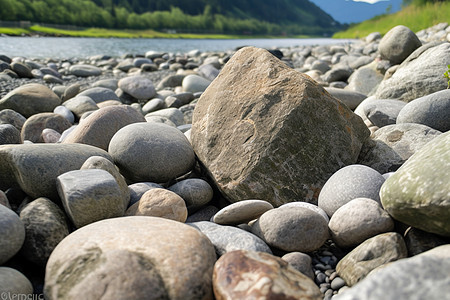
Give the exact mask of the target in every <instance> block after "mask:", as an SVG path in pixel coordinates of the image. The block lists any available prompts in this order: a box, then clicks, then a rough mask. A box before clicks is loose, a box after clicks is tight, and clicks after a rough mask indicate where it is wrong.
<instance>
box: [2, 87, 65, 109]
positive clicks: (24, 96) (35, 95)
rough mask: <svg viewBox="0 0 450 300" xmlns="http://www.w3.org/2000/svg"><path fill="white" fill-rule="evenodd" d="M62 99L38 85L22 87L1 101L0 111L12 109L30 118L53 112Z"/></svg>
mask: <svg viewBox="0 0 450 300" xmlns="http://www.w3.org/2000/svg"><path fill="white" fill-rule="evenodd" d="M60 104H61V99H59V97H58V96H57V95H56V94H55V93H54V92H52V90H50V89H49V88H48V87H46V86H45V85H42V84H38V83H29V84H25V85H22V86H20V87H18V88H16V89H14V90H12V91H11V92H9V93H8V94H6V96H5V97H3V98H2V99H1V100H0V110H2V109H12V110H14V111H16V112H18V113H20V114H21V115H23V116H24V117H26V118H28V117H30V116H32V115H34V114H37V113H41V112H52V111H53V110H54V109H55V107H57V106H58V105H60Z"/></svg>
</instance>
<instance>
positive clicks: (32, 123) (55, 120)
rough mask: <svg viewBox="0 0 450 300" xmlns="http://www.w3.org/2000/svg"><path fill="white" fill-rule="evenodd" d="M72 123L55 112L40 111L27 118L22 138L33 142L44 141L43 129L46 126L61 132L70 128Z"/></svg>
mask: <svg viewBox="0 0 450 300" xmlns="http://www.w3.org/2000/svg"><path fill="white" fill-rule="evenodd" d="M70 126H72V124H70V122H69V121H68V120H67V119H66V118H64V117H63V116H61V115H58V114H55V113H39V114H35V115H33V116H31V117H29V118H28V119H27V121H26V122H25V124H23V127H22V132H21V136H22V140H23V141H24V140H29V141H32V142H33V143H44V139H43V137H42V131H43V130H44V129H45V128H50V129H53V130H55V131H57V132H59V133H63V131H64V130H66V129H68V128H70Z"/></svg>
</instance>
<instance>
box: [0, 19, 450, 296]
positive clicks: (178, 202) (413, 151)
mask: <svg viewBox="0 0 450 300" xmlns="http://www.w3.org/2000/svg"><path fill="white" fill-rule="evenodd" d="M268 50H269V51H267V50H266V49H258V48H253V47H244V48H242V49H235V50H230V51H228V52H221V53H207V52H202V51H201V50H194V51H190V52H188V53H185V54H173V53H159V52H154V51H147V52H146V53H142V54H137V53H132V54H128V55H125V56H123V57H120V58H118V57H108V56H105V55H99V56H95V57H89V58H74V59H68V60H54V59H52V58H49V59H46V60H32V59H28V58H24V57H7V56H5V55H1V53H0V204H1V205H0V237H1V238H0V293H1V297H2V299H14V298H18V299H22V298H20V297H29V298H26V299H31V298H32V297H34V298H36V299H44V297H45V299H79V298H85V299H101V298H103V299H254V298H258V299H338V300H342V299H445V298H446V297H448V295H449V294H450V276H449V275H448V270H449V268H450V246H449V241H450V222H449V220H450V204H449V203H450V180H449V178H450V133H449V130H450V90H449V89H448V88H447V87H448V82H447V79H446V78H445V77H444V73H445V72H446V71H447V69H448V67H447V65H450V26H449V25H448V24H438V25H436V26H434V27H432V28H428V29H425V30H423V31H421V32H417V33H413V32H412V31H411V30H409V29H408V28H406V27H404V26H397V27H394V28H392V30H391V31H390V32H389V33H387V34H386V35H385V36H384V37H381V35H380V34H378V33H373V34H371V35H369V36H367V37H365V38H364V39H362V40H360V41H358V42H355V43H352V44H345V45H332V46H302V47H293V48H280V49H268ZM34 298H33V299H34ZM23 299H25V298H23Z"/></svg>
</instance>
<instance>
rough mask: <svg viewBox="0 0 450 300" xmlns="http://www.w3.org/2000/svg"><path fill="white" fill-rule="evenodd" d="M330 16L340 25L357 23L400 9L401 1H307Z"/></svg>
mask: <svg viewBox="0 0 450 300" xmlns="http://www.w3.org/2000/svg"><path fill="white" fill-rule="evenodd" d="M309 1H311V2H313V3H315V4H316V5H317V6H319V7H320V8H321V9H323V10H324V11H325V12H327V13H328V14H329V15H331V16H332V17H333V18H334V19H335V20H336V21H338V22H340V23H358V22H362V21H364V20H367V19H370V18H373V17H375V16H377V15H380V14H384V13H386V9H387V8H388V7H389V6H391V12H396V11H399V10H400V9H401V4H402V0H309Z"/></svg>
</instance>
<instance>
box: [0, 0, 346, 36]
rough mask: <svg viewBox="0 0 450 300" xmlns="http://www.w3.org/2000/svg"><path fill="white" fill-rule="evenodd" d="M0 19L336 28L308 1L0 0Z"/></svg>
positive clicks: (140, 26)
mask: <svg viewBox="0 0 450 300" xmlns="http://www.w3.org/2000/svg"><path fill="white" fill-rule="evenodd" d="M0 7H1V9H0V20H1V21H24V20H25V21H29V22H31V23H33V24H34V23H49V24H60V25H72V26H79V27H95V28H106V29H120V30H124V29H127V30H130V29H131V30H147V29H152V30H155V31H160V32H169V33H171V32H172V33H173V32H177V33H204V34H205V33H206V34H238V35H277V36H280V35H298V34H307V35H331V34H332V33H334V32H336V31H337V30H339V29H341V28H342V27H341V25H340V24H338V23H337V22H335V21H334V20H333V18H331V17H330V16H329V15H328V14H326V13H325V12H324V11H322V10H321V9H320V8H319V7H317V6H316V5H314V4H312V3H311V2H309V1H307V0H284V1H273V0H247V1H241V0H190V1H179V0H155V1H144V0H82V1H79V0H0Z"/></svg>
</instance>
